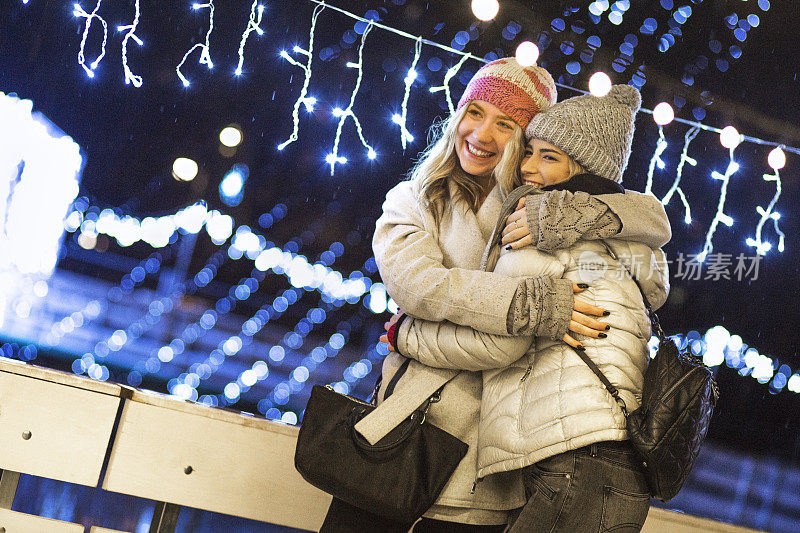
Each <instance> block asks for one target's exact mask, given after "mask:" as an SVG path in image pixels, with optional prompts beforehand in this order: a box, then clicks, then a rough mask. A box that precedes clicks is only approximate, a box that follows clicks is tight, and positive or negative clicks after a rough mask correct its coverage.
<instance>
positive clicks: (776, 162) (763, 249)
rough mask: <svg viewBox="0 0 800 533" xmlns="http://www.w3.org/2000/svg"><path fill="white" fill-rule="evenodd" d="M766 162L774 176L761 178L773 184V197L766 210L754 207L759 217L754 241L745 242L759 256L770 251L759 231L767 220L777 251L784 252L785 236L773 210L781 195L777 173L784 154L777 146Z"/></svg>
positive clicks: (769, 244)
mask: <svg viewBox="0 0 800 533" xmlns="http://www.w3.org/2000/svg"><path fill="white" fill-rule="evenodd" d="M767 162H768V163H769V166H770V167H772V170H774V171H775V174H764V175H763V178H764V181H774V182H775V195H774V196H773V197H772V201H770V203H769V205H768V206H767V208H766V209H764V208H763V207H761V206H760V205H759V206H756V212H757V213H758V214H759V215H761V219H759V221H758V225H757V226H756V237H755V239H753V238H750V237H748V238H747V241H746V242H747V245H748V246H752V247H754V248H755V249H756V253H757V254H759V255H766V253H767V252H768V251H770V250H771V249H772V244H771V243H769V242H765V241H762V240H761V229H762V228H763V227H764V223H765V222H766V221H767V220H772V221H773V223H774V225H775V232H776V233H777V234H778V251H779V252H783V250H784V237H785V236H784V234H783V232H782V231H781V230H780V227H779V226H778V220H779V219H780V213H776V212H774V211H773V209H774V208H775V204H776V203H777V201H778V198H780V195H781V176H780V172H779V171H780V169H782V168H783V167H784V165H786V154H784V153H783V150H782V149H781V147H780V146H778V147H776V148H774V149H773V150H772V151H771V152H770V153H769V157H768V158H767Z"/></svg>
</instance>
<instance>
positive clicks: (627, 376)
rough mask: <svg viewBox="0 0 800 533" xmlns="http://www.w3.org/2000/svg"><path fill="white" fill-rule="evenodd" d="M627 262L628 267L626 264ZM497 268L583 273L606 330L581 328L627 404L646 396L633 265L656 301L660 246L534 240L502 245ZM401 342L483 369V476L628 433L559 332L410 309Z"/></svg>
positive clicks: (517, 272) (645, 331) (421, 354)
mask: <svg viewBox="0 0 800 533" xmlns="http://www.w3.org/2000/svg"><path fill="white" fill-rule="evenodd" d="M626 267H627V270H626ZM494 271H495V273H499V274H504V275H507V276H512V277H530V276H536V275H543V274H546V275H551V276H555V277H564V278H566V279H570V280H572V281H575V282H586V283H588V284H589V285H590V287H589V289H587V290H585V291H583V292H581V293H579V294H578V295H576V297H577V298H579V299H581V300H584V301H586V302H588V303H591V304H593V305H596V306H598V307H601V308H603V309H606V310H608V311H610V315H609V316H608V317H605V318H603V319H602V320H603V321H605V322H607V323H608V324H610V326H611V329H610V330H609V331H608V332H607V335H608V337H607V338H605V339H594V338H590V337H584V336H577V338H578V339H579V340H580V341H581V342H582V344H583V345H584V346H585V347H586V353H587V355H588V356H589V357H591V358H592V360H593V361H594V362H595V363H597V365H598V366H599V367H600V369H601V370H602V371H603V373H604V374H605V375H606V376H607V377H608V379H609V380H610V381H611V383H612V384H614V386H615V387H617V388H618V389H619V390H620V396H621V397H622V399H623V400H624V402H625V404H626V406H627V409H628V412H631V411H633V410H634V409H636V408H637V407H638V406H639V404H640V401H641V387H642V382H643V373H644V370H645V368H646V367H647V362H648V360H649V358H648V353H649V352H648V348H647V341H648V340H649V339H650V321H649V319H648V317H647V313H646V310H645V308H644V304H643V303H642V297H641V294H640V292H639V288H638V287H637V285H636V283H635V282H634V281H633V280H632V279H631V277H630V275H629V274H628V272H633V273H634V274H635V275H636V276H637V278H638V280H639V282H640V284H641V286H642V288H643V289H644V291H645V294H646V295H647V297H648V300H649V301H650V303H651V305H652V306H653V308H654V309H657V308H658V307H660V306H661V305H662V304H663V303H664V301H665V300H666V296H667V293H668V290H669V277H668V273H667V268H666V261H665V259H664V255H663V252H661V251H660V250H651V249H650V248H648V247H646V246H644V245H642V244H637V243H631V242H625V241H620V240H617V239H608V240H606V241H605V244H604V243H603V242H601V241H578V242H577V243H576V244H575V245H574V246H572V247H571V248H569V249H567V250H562V251H559V252H556V253H555V254H552V255H551V254H546V253H543V252H540V251H538V250H536V249H535V248H532V247H525V248H523V249H520V250H516V251H508V252H505V251H504V253H502V254H501V255H500V258H499V260H498V262H497V265H496V267H495V270H494ZM397 348H398V351H400V353H403V354H409V356H410V357H413V358H415V359H417V360H419V361H420V362H422V363H424V364H425V365H428V366H432V367H440V368H459V369H465V370H485V371H484V373H483V393H482V400H481V421H480V427H479V434H478V477H480V478H482V477H484V476H486V475H488V474H492V473H496V472H504V471H509V470H515V469H518V468H522V467H525V466H528V465H530V464H533V463H535V462H537V461H540V460H542V459H545V458H547V457H550V456H553V455H556V454H558V453H562V452H565V451H568V450H572V449H575V448H579V447H582V446H586V445H588V444H591V443H594V442H601V441H607V440H616V441H619V440H625V439H626V438H627V432H626V431H625V417H624V415H623V413H622V411H621V409H620V407H619V405H618V404H617V403H616V402H615V401H614V399H613V397H612V396H611V395H610V394H609V393H608V391H607V390H606V388H605V387H604V386H603V384H602V383H601V382H600V380H599V379H598V378H597V376H595V374H594V373H593V372H592V371H591V370H590V369H589V367H588V366H587V365H586V363H584V362H583V361H582V360H581V359H580V357H579V356H578V355H577V354H576V353H575V351H574V350H573V349H572V348H570V347H569V346H568V345H567V344H565V343H564V342H561V341H552V340H549V339H545V338H541V337H540V338H536V339H532V338H531V337H523V336H520V337H508V336H501V335H490V334H486V333H481V332H477V331H475V330H473V329H471V328H467V327H463V326H456V325H454V324H451V323H447V322H439V323H435V322H428V321H424V320H419V319H410V318H409V319H406V320H404V321H403V322H402V324H401V325H400V327H399V328H398V332H397Z"/></svg>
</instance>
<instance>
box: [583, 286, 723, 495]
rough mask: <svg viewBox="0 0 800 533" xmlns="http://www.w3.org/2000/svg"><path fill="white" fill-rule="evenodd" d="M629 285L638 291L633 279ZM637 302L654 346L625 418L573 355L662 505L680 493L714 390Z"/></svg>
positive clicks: (698, 364) (707, 374)
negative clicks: (610, 407)
mask: <svg viewBox="0 0 800 533" xmlns="http://www.w3.org/2000/svg"><path fill="white" fill-rule="evenodd" d="M633 280H634V281H635V282H636V284H637V285H639V282H638V280H636V278H633ZM639 290H640V291H641V286H639ZM642 299H643V301H644V305H645V307H646V308H647V313H648V315H650V322H651V324H652V325H653V329H654V330H655V331H656V332H657V334H658V338H659V345H658V351H657V352H656V356H655V358H654V359H652V360H651V361H650V364H649V365H648V367H647V370H646V371H645V373H644V385H643V386H642V405H641V406H640V407H639V408H638V409H636V410H635V411H634V412H632V413H630V414H628V411H627V409H626V408H625V403H624V401H623V400H622V398H620V396H619V391H618V390H617V388H616V387H614V385H612V384H611V382H610V381H609V380H608V378H606V376H605V375H604V374H603V372H602V371H601V370H600V368H598V366H597V365H596V364H595V363H594V361H592V360H591V359H590V358H589V356H588V355H586V353H585V352H579V351H576V352H577V354H578V355H579V356H580V357H581V359H583V361H584V362H585V363H586V364H587V365H588V366H589V368H591V369H592V371H593V372H594V373H595V374H596V375H597V377H598V378H600V381H602V382H603V385H605V387H606V389H608V392H610V393H611V396H613V397H614V399H615V400H616V401H617V403H618V404H619V405H620V407H621V408H622V411H623V413H625V416H626V418H627V429H628V435H629V438H630V440H631V443H632V444H633V446H634V447H635V448H636V450H637V451H638V452H639V455H640V456H641V458H642V467H643V469H644V474H645V477H646V478H647V484H648V486H649V487H650V494H651V496H652V497H653V498H657V499H659V500H662V501H664V502H667V501H669V500H671V499H672V498H674V497H675V496H676V495H677V494H678V492H679V491H680V490H681V487H682V486H683V483H684V481H686V478H687V477H688V476H689V472H690V471H691V470H692V466H693V465H694V461H695V459H696V458H697V454H698V453H700V445H701V444H702V442H703V439H705V437H706V433H708V426H709V423H710V422H711V414H712V413H713V411H714V406H715V404H716V403H717V398H718V397H719V389H718V388H717V382H716V381H715V379H714V374H713V373H712V372H711V369H710V368H708V367H707V366H706V365H704V364H703V362H702V361H701V360H700V359H699V358H697V357H694V356H692V355H690V354H688V353H687V352H685V351H682V350H678V347H677V346H676V345H675V343H674V342H672V340H671V339H669V338H668V337H666V336H665V335H664V330H662V329H661V324H660V323H659V321H658V316H656V314H655V312H654V311H653V309H652V307H651V306H650V302H649V301H648V300H647V297H646V296H645V295H644V292H642Z"/></svg>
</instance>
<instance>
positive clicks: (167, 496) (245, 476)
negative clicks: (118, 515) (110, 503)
mask: <svg viewBox="0 0 800 533" xmlns="http://www.w3.org/2000/svg"><path fill="white" fill-rule="evenodd" d="M213 411H215V410H214V409H207V410H202V411H197V412H187V411H184V410H180V409H169V408H167V407H163V406H158V405H150V404H145V403H140V402H136V401H130V400H127V401H126V402H125V405H124V407H123V411H122V415H121V418H120V423H119V427H118V429H117V437H116V439H115V440H114V443H113V446H112V451H111V457H110V460H109V464H108V469H107V471H106V475H105V478H104V480H103V485H102V488H103V489H106V490H110V491H114V492H121V493H124V494H131V495H134V496H139V497H142V498H148V499H152V500H157V501H164V502H170V503H175V504H178V505H182V506H187V507H196V508H199V509H206V510H209V511H215V512H219V513H224V514H229V515H234V516H240V517H244V518H250V519H253V520H261V521H264V522H270V523H274V524H281V525H286V526H290V527H296V528H300V529H306V530H313V531H316V530H318V529H319V527H320V525H321V524H322V521H323V519H324V517H325V513H326V511H327V508H328V506H329V505H330V501H331V498H330V496H328V495H327V494H325V493H324V492H322V491H319V490H317V489H315V488H314V487H312V486H311V485H309V484H308V483H306V482H305V480H303V478H302V477H300V474H298V473H297V471H296V470H295V469H294V449H295V443H296V441H297V431H298V429H297V428H295V427H287V426H285V425H283V424H276V423H274V422H271V421H268V420H264V419H259V418H253V417H246V420H247V423H246V424H240V423H234V422H232V421H230V420H218V419H216V418H215V417H212V416H203V415H206V414H208V413H210V412H213ZM224 414H225V416H226V418H227V417H228V416H230V415H232V413H224ZM239 416H241V415H239Z"/></svg>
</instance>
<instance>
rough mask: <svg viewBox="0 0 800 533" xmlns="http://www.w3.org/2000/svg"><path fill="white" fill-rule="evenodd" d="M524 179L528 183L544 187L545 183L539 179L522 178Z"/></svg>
mask: <svg viewBox="0 0 800 533" xmlns="http://www.w3.org/2000/svg"><path fill="white" fill-rule="evenodd" d="M522 181H524V182H525V183H527V184H528V185H536V186H537V187H544V183H539V182H538V181H534V180H526V179H525V178H522Z"/></svg>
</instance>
